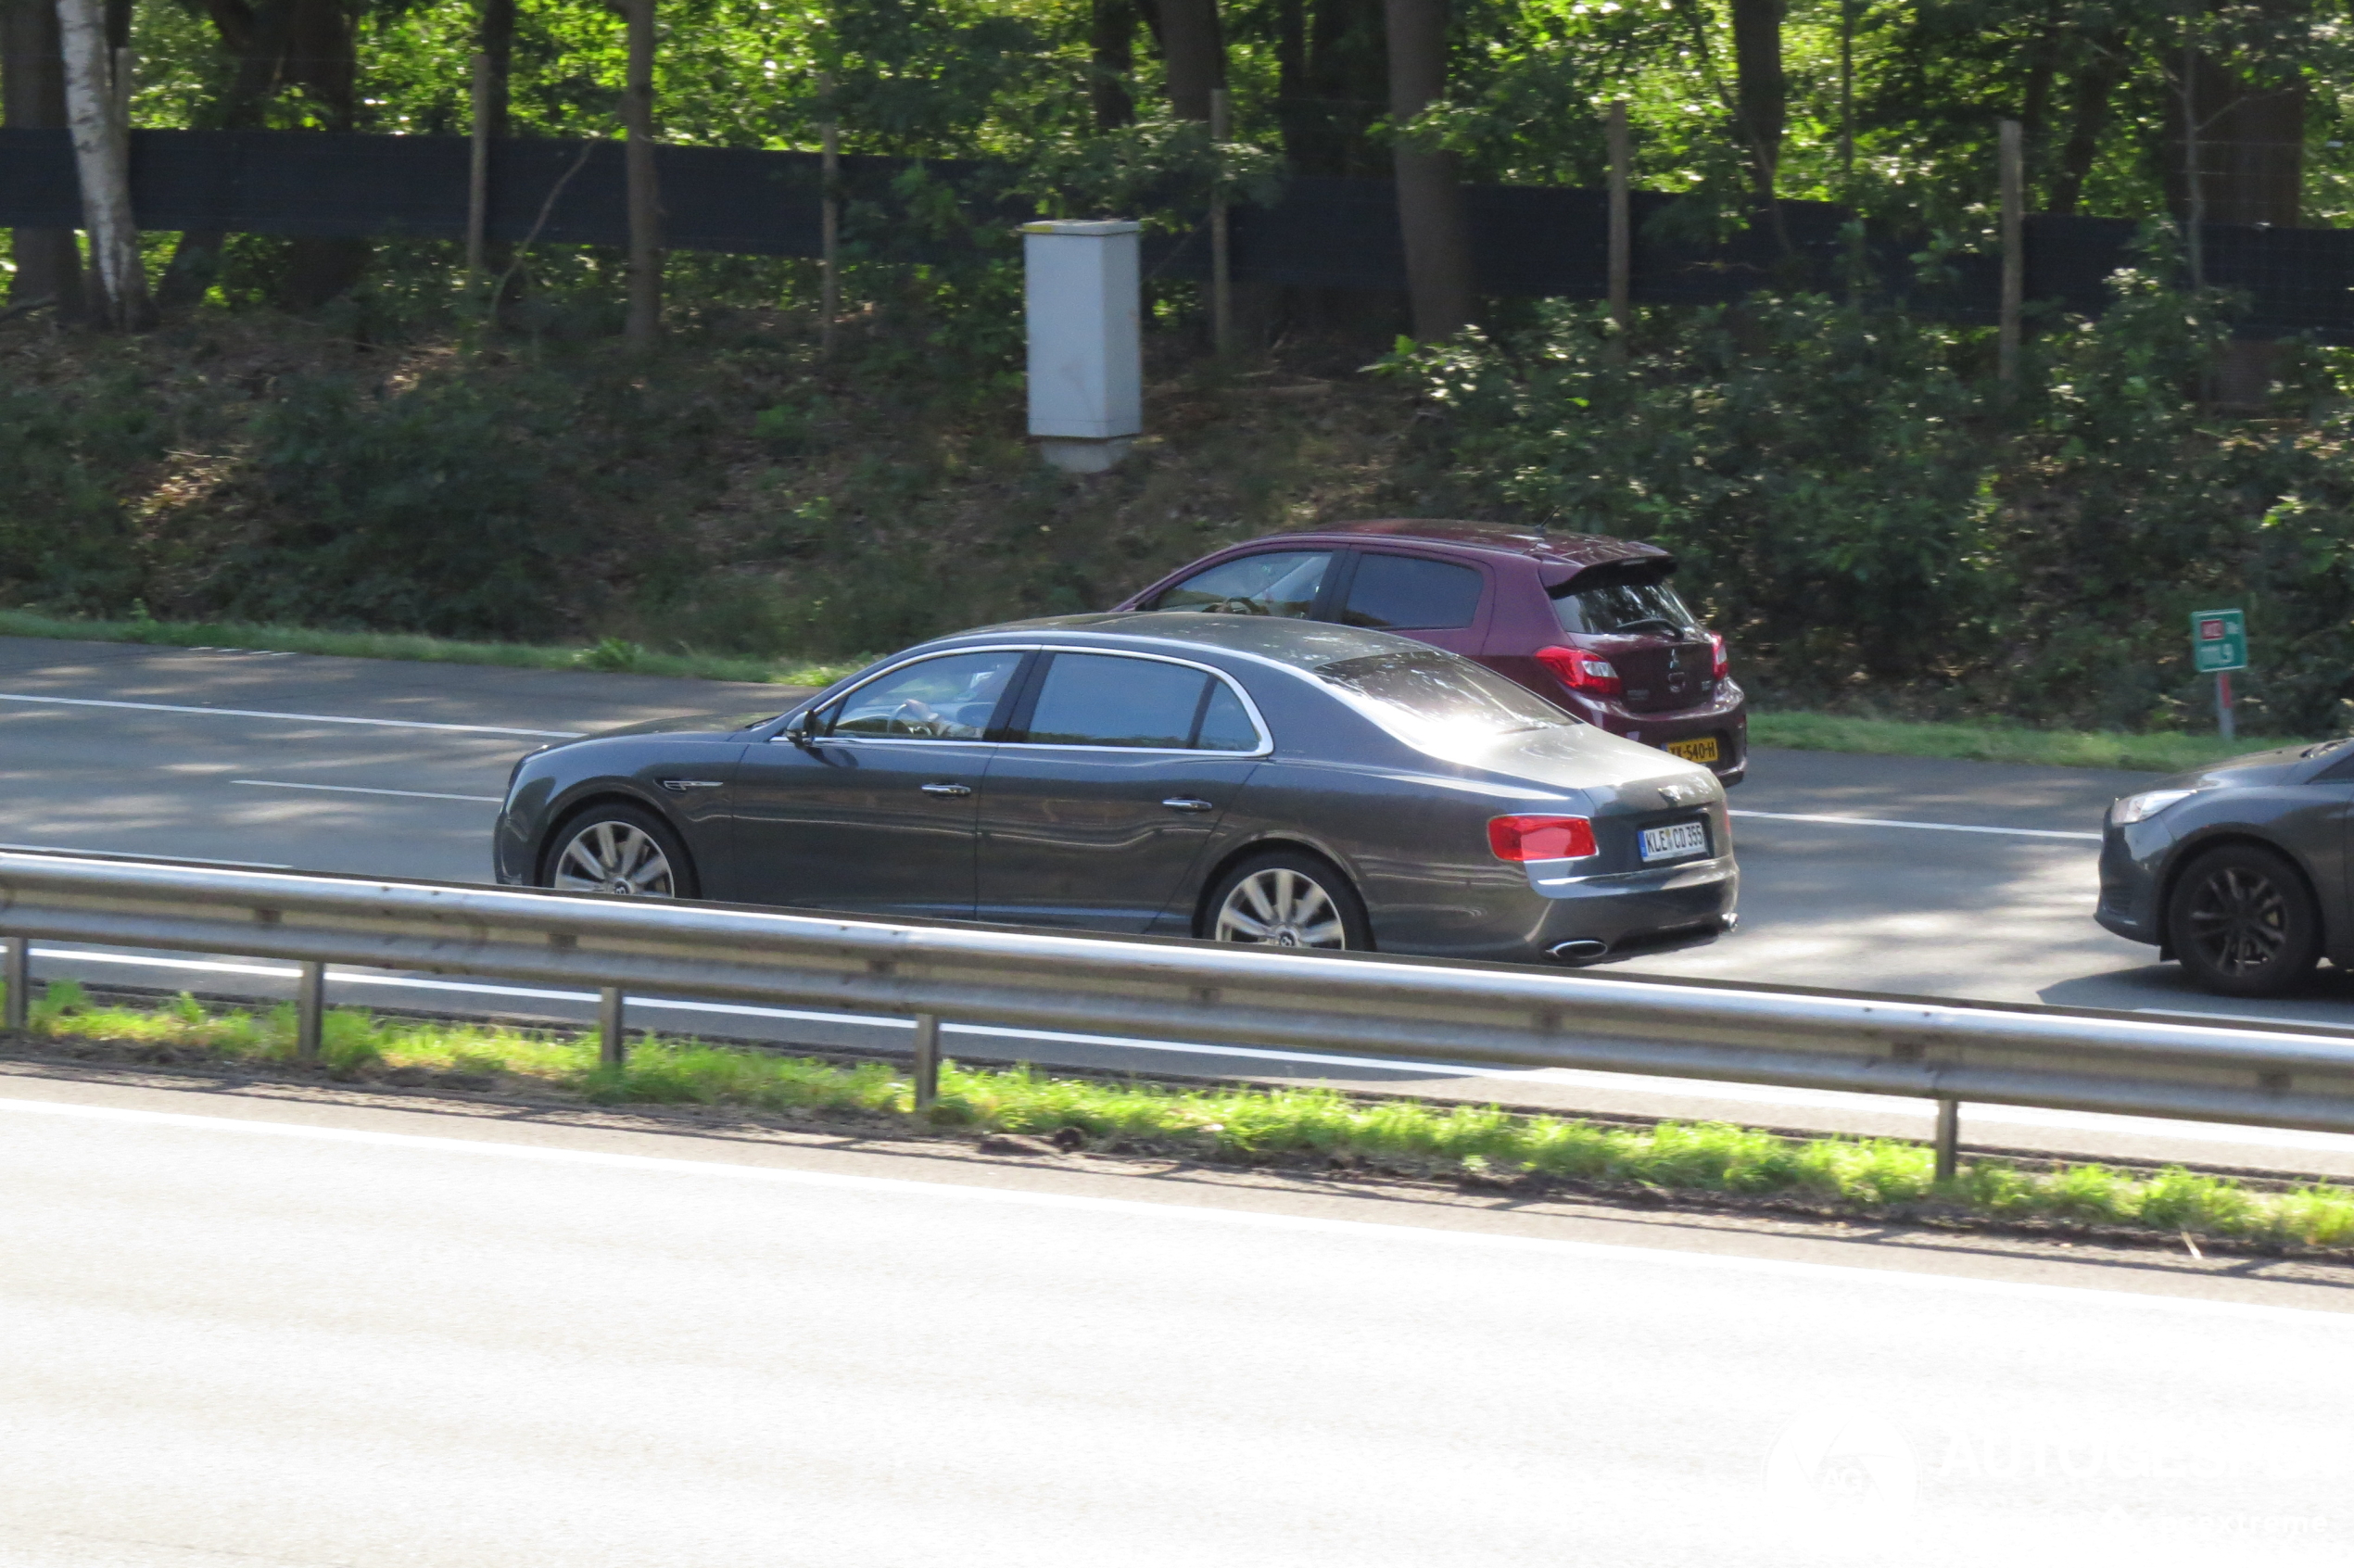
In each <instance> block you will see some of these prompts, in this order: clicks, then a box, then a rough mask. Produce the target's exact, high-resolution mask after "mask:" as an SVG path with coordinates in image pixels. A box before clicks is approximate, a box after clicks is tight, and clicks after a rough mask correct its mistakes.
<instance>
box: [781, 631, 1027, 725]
mask: <svg viewBox="0 0 2354 1568" xmlns="http://www.w3.org/2000/svg"><path fill="white" fill-rule="evenodd" d="M1020 667H1021V654H1020V653H1019V652H1016V651H1000V652H993V653H947V654H943V655H942V656H941V657H939V658H937V659H923V660H918V662H917V663H915V664H906V665H903V666H902V667H900V668H898V669H895V670H893V671H892V672H891V673H890V674H889V675H885V676H878V677H876V678H875V679H873V680H870V681H868V682H867V684H866V685H864V686H862V687H860V688H859V689H857V690H855V691H853V692H852V693H850V694H849V695H848V696H847V697H844V698H843V699H842V701H841V702H838V703H836V704H835V705H834V712H833V715H832V718H831V720H830V721H829V723H828V724H827V725H826V727H825V729H826V733H827V734H829V735H867V736H888V737H891V738H893V739H896V740H980V739H981V738H982V737H983V736H985V735H987V734H988V733H989V721H990V718H991V716H992V715H993V714H995V713H996V711H997V703H998V702H999V700H1000V699H1002V698H1003V697H1004V696H1005V695H1006V686H1007V685H1008V684H1009V683H1010V682H1011V681H1012V679H1013V675H1014V671H1015V670H1017V669H1019V668H1020Z"/></svg>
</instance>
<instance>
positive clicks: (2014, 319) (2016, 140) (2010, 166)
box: [1996, 120, 2027, 386]
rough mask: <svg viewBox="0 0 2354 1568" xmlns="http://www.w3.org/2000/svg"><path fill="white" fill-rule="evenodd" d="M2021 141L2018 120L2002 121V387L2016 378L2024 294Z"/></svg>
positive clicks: (1998, 337) (2024, 194)
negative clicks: (2020, 314)
mask: <svg viewBox="0 0 2354 1568" xmlns="http://www.w3.org/2000/svg"><path fill="white" fill-rule="evenodd" d="M2022 142H2023V137H2022V136H2021V134H2020V131H2019V121H2018V120H2004V121H2003V126H2002V158H2003V305H2002V318H2001V323H2000V325H1999V326H1998V327H1997V328H1996V340H1997V345H1998V348H1997V358H1998V369H1997V372H1996V373H1997V374H1998V375H1999V376H2000V377H2001V379H2002V381H2003V384H2004V385H2005V386H2008V385H2009V384H2011V383H2012V382H2014V381H2017V380H2018V379H2019V312H2020V310H2021V309H2022V308H2023V307H2024V305H2025V301H2026V295H2027V233H2026V231H2027V213H2026V208H2027V179H2026V169H2025V161H2026V156H2025V149H2024V147H2023V145H2022Z"/></svg>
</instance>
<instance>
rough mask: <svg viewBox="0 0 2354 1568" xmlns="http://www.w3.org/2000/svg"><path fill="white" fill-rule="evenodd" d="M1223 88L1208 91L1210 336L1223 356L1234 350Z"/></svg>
mask: <svg viewBox="0 0 2354 1568" xmlns="http://www.w3.org/2000/svg"><path fill="white" fill-rule="evenodd" d="M1232 119H1233V109H1232V107H1231V103H1230V100H1229V99H1228V98H1227V96H1226V89H1224V88H1223V87H1216V88H1212V89H1211V90H1210V94H1209V149H1210V152H1209V157H1210V178H1211V180H1212V181H1213V182H1215V183H1213V185H1212V186H1211V189H1210V195H1209V323H1210V325H1209V337H1210V342H1211V344H1212V345H1213V346H1214V347H1215V348H1217V350H1218V352H1219V353H1220V354H1221V356H1222V355H1226V354H1231V353H1233V352H1234V270H1233V267H1232V266H1231V264H1230V255H1231V253H1230V251H1229V250H1228V248H1227V247H1228V243H1229V242H1228V239H1227V233H1226V187H1225V179H1226V143H1227V141H1228V139H1229V138H1230V137H1232V136H1233V134H1234V127H1233V125H1232V124H1231V123H1230V121H1231V120H1232Z"/></svg>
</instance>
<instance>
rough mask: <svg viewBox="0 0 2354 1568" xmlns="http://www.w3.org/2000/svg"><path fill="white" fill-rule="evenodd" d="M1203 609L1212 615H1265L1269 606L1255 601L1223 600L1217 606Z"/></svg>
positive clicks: (1204, 606)
mask: <svg viewBox="0 0 2354 1568" xmlns="http://www.w3.org/2000/svg"><path fill="white" fill-rule="evenodd" d="M1202 609H1203V610H1204V611H1206V612H1208V613H1210V614H1212V615H1264V614H1265V613H1267V606H1265V605H1264V604H1261V603H1259V601H1257V600H1255V599H1221V600H1220V601H1218V602H1217V603H1215V604H1205V605H1203V606H1202Z"/></svg>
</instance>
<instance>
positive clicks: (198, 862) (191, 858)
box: [0, 844, 294, 871]
mask: <svg viewBox="0 0 2354 1568" xmlns="http://www.w3.org/2000/svg"><path fill="white" fill-rule="evenodd" d="M0 850H14V851H18V852H20V853H22V854H86V855H89V856H90V857H91V858H93V859H95V860H159V859H167V860H174V861H177V862H179V863H180V864H181V865H183V866H237V867H239V868H241V869H243V870H247V871H291V870H293V869H294V867H293V866H282V865H280V864H279V863H278V862H277V861H274V860H202V859H199V858H197V857H196V856H195V855H190V854H174V855H152V854H129V853H127V852H124V851H120V850H90V849H68V848H66V847H65V846H64V845H63V844H0Z"/></svg>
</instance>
